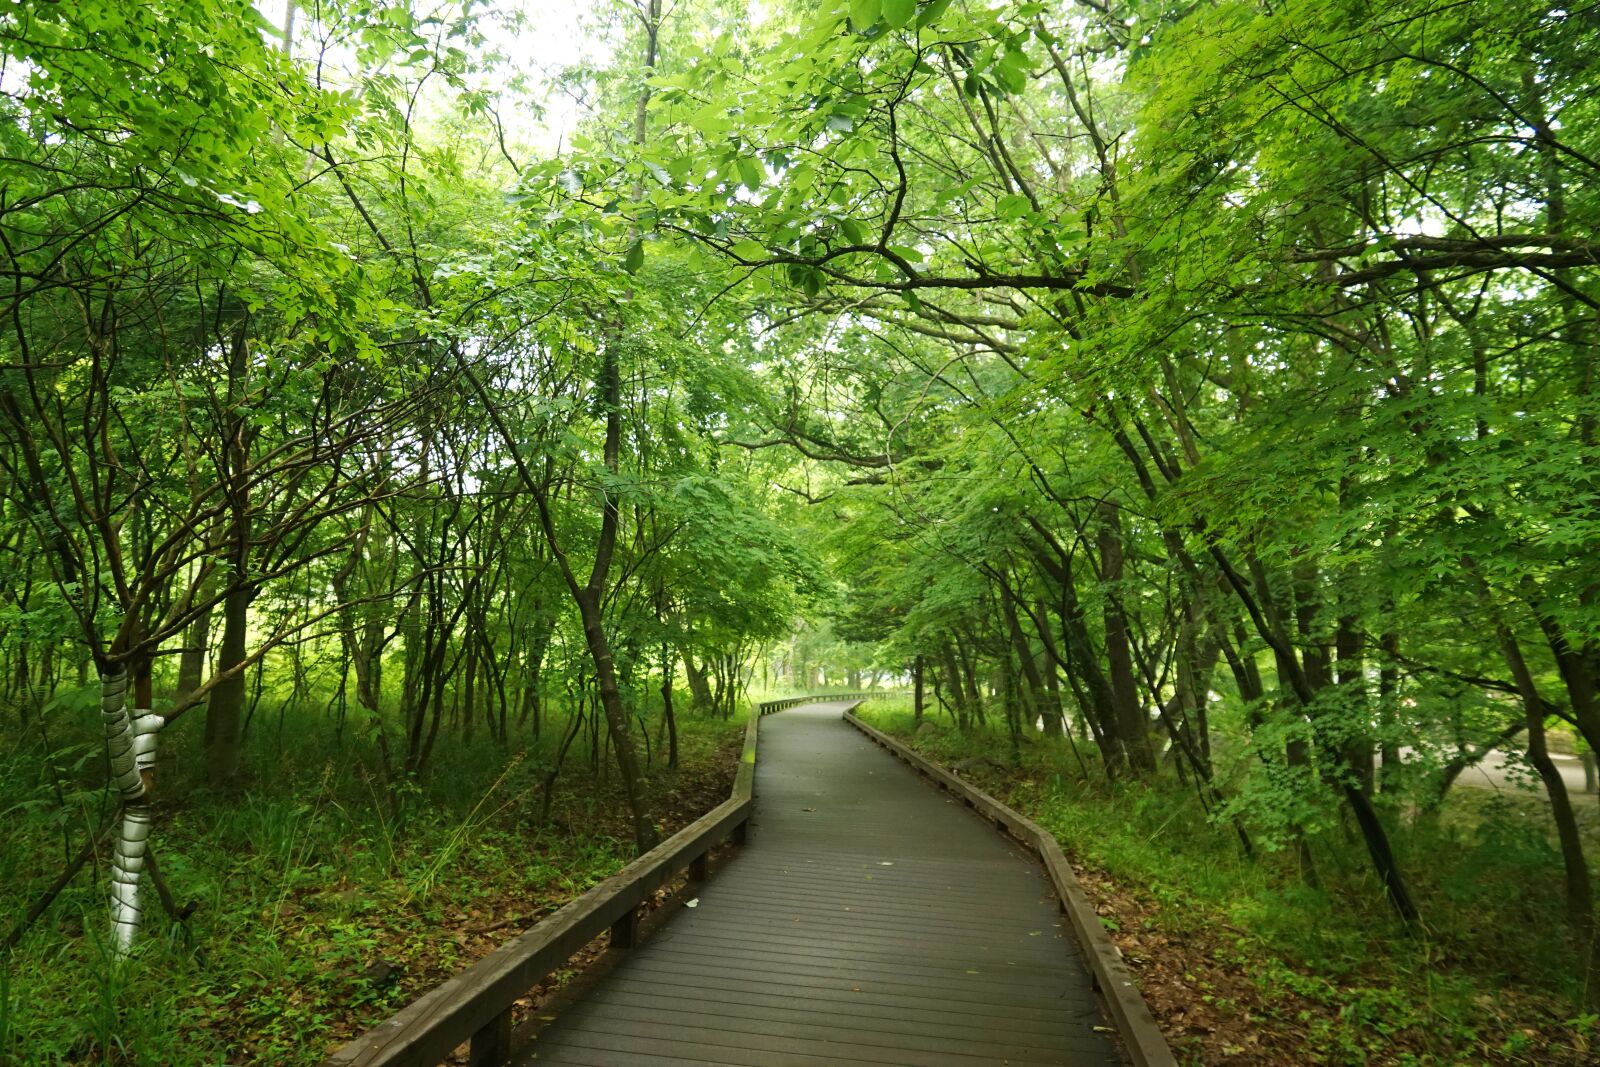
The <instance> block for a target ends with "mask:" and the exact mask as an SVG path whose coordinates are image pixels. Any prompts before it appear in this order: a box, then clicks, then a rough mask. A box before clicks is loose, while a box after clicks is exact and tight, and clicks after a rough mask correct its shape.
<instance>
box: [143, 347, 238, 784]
mask: <svg viewBox="0 0 1600 1067" xmlns="http://www.w3.org/2000/svg"><path fill="white" fill-rule="evenodd" d="M248 360H249V349H248V346H247V344H246V341H245V332H244V326H243V325H240V326H239V328H238V330H237V332H236V333H235V334H234V338H233V348H232V351H231V352H230V353H229V359H228V399H229V403H230V407H233V408H234V410H235V414H234V416H233V420H232V424H231V426H230V428H229V432H228V447H227V451H226V456H227V466H228V472H227V474H228V521H229V524H230V530H229V534H230V536H229V540H228V560H227V562H228V571H229V573H228V574H227V576H226V581H227V582H228V591H227V594H226V596H225V597H224V599H223V601H222V648H221V651H220V655H219V656H218V660H217V671H218V673H220V674H224V675H225V677H224V678H223V679H222V681H220V682H218V683H217V685H216V687H215V688H214V689H212V691H211V697H210V700H209V702H208V703H207V704H206V724H205V751H206V766H207V770H208V773H209V776H210V780H211V784H212V785H216V786H231V785H232V784H233V783H234V781H235V780H236V779H237V777H238V774H239V748H240V741H241V736H242V735H241V730H242V727H243V715H244V702H245V675H244V661H245V644H246V641H247V640H248V635H249V626H250V601H251V599H252V596H251V588H250V585H249V584H248V583H249V566H250V482H249V475H248V473H247V471H246V469H245V467H246V463H247V462H248V456H249V449H248V444H247V442H246V440H245V435H246V432H247V430H246V423H245V419H244V416H243V414H242V413H239V412H238V405H239V404H241V403H242V402H243V394H244V379H245V373H246V371H247V369H248ZM230 672H231V673H230ZM143 706H145V707H148V706H149V705H148V704H146V705H143Z"/></svg>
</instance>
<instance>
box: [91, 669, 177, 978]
mask: <svg viewBox="0 0 1600 1067" xmlns="http://www.w3.org/2000/svg"><path fill="white" fill-rule="evenodd" d="M100 718H101V722H102V723H103V724H104V726H105V731H106V749H107V751H108V752H109V753H110V756H111V781H112V784H113V785H115V786H116V787H117V792H118V793H120V794H121V796H122V819H121V821H120V822H119V823H118V825H117V836H116V841H115V844H114V845H113V846H112V850H111V938H112V944H113V945H114V946H115V949H116V953H117V955H118V956H126V955H127V954H128V952H129V951H130V950H131V949H132V948H133V941H134V938H135V936H136V935H137V934H138V932H139V881H140V878H141V876H142V875H143V874H144V855H145V849H146V847H147V843H148V841H149V839H150V822H151V812H150V805H149V803H148V800H149V792H150V789H149V783H148V781H147V780H146V777H145V775H146V772H148V771H149V769H150V768H151V767H152V766H154V765H155V759H156V738H157V736H158V734H159V732H160V730H161V727H162V726H164V725H165V724H166V720H165V719H163V718H162V717H161V716H160V715H156V714H155V713H153V712H151V711H149V710H144V709H139V708H135V709H133V710H132V711H130V710H129V709H128V674H127V671H125V670H121V669H119V670H117V671H116V672H115V673H113V674H103V675H101V676H100Z"/></svg>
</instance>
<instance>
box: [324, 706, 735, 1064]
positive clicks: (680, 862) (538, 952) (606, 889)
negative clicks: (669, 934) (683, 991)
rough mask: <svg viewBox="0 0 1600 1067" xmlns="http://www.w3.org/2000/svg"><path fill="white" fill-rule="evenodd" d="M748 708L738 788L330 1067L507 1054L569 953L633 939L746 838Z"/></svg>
mask: <svg viewBox="0 0 1600 1067" xmlns="http://www.w3.org/2000/svg"><path fill="white" fill-rule="evenodd" d="M760 720H761V717H760V716H759V715H752V716H750V722H749V725H748V726H746V727H745V734H744V749H743V751H742V752H741V753H740V756H739V769H738V771H737V772H736V773H735V775H734V779H733V790H732V793H731V795H730V796H729V797H728V799H727V800H725V801H723V802H722V803H721V804H719V805H717V806H716V807H715V808H713V809H712V810H710V811H709V812H707V813H706V814H705V815H702V816H701V817H700V818H698V819H696V820H695V821H694V822H692V823H690V824H689V825H688V826H686V827H684V828H683V829H682V830H679V831H678V832H677V833H675V834H673V835H672V836H671V837H669V838H667V840H665V841H663V842H662V843H661V844H659V845H657V846H656V847H655V848H653V849H651V850H650V851H649V852H646V853H645V854H644V855H642V856H640V857H639V858H638V859H636V860H634V861H633V862H632V863H630V864H628V865H627V866H626V867H624V868H622V870H620V871H618V872H617V873H616V874H613V875H612V876H611V877H610V878H607V879H606V880H605V881H603V882H601V883H600V884H599V885H596V886H595V887H593V888H592V889H590V890H589V891H588V892H586V893H584V894H583V895H582V896H580V897H577V898H576V899H574V900H572V901H570V902H568V903H567V905H566V906H565V907H563V908H561V909H560V910H559V911H557V912H555V913H554V914H553V915H550V916H548V917H547V918H545V919H544V920H543V921H541V922H540V923H539V924H538V925H537V926H534V927H533V928H532V929H530V930H528V931H527V932H526V933H524V934H522V935H521V936H520V937H518V938H516V939H515V940H512V941H508V942H506V943H505V944H504V945H501V946H500V947H499V948H497V949H495V950H494V951H493V952H491V953H489V954H488V955H487V956H485V957H484V958H483V959H481V960H479V961H478V962H477V963H474V964H473V965H472V966H470V967H468V968H467V969H466V970H464V971H462V972H461V973H460V974H457V975H455V976H454V977H452V978H449V979H447V980H446V981H445V982H443V983H441V984H440V985H437V986H435V987H434V988H433V989H431V990H429V991H428V992H427V993H424V994H423V995H422V996H421V997H419V998H417V999H416V1000H414V1001H412V1002H411V1003H410V1004H407V1005H406V1006H405V1007H403V1008H401V1009H400V1010H399V1011H398V1012H396V1013H395V1014H394V1015H392V1016H390V1017H389V1018H388V1019H386V1020H384V1021H383V1022H381V1023H379V1024H378V1025H377V1026H375V1027H373V1028H372V1029H371V1030H368V1031H367V1032H366V1033H365V1034H362V1035H361V1036H360V1037H358V1038H356V1039H355V1040H354V1041H352V1042H350V1043H349V1044H347V1045H345V1046H344V1047H342V1048H340V1049H339V1050H338V1051H337V1052H335V1053H334V1054H333V1055H332V1056H330V1057H328V1059H326V1060H324V1061H323V1065H324V1067H434V1065H436V1064H438V1063H439V1062H441V1061H442V1060H444V1058H445V1057H447V1056H448V1055H450V1053H451V1052H452V1051H453V1050H454V1049H455V1048H456V1046H458V1045H460V1044H461V1043H462V1042H463V1041H468V1040H470V1041H471V1043H472V1044H471V1050H472V1051H471V1054H470V1056H469V1057H468V1063H470V1064H472V1065H473V1067H489V1065H491V1064H492V1065H499V1064H504V1063H506V1062H508V1061H509V1059H510V1057H511V1029H512V1026H511V1023H512V1018H511V1009H512V1005H513V1004H514V1003H515V1002H516V1000H517V999H518V998H519V997H522V996H524V995H525V994H526V993H527V992H528V990H530V989H532V988H533V987H534V986H535V985H537V984H538V983H539V982H540V981H542V980H543V979H544V978H546V977H548V976H549V975H550V974H551V972H553V971H555V970H558V969H559V968H560V967H562V966H563V965H564V964H565V963H566V962H567V960H568V959H569V958H570V957H571V956H572V954H573V953H574V952H576V951H578V950H579V949H580V948H582V947H583V946H584V945H586V944H588V943H589V942H590V941H592V940H594V939H595V938H596V937H599V936H600V935H601V934H603V933H605V932H606V931H607V930H610V931H611V933H612V939H611V940H612V944H613V945H614V946H616V947H618V948H627V947H631V946H632V945H633V943H634V941H635V939H636V937H637V933H638V915H639V913H638V908H639V905H640V904H642V903H644V902H645V901H646V900H647V899H649V898H650V896H651V894H653V893H654V892H655V891H656V890H657V889H659V888H661V887H662V886H663V885H666V884H667V883H668V882H670V881H672V879H673V878H674V877H675V876H676V875H677V874H678V873H679V872H680V871H683V870H686V869H687V870H688V871H689V872H690V874H691V877H700V878H703V877H704V876H705V857H706V855H707V854H708V853H709V852H710V851H711V850H712V849H713V848H715V847H716V846H717V845H719V844H721V843H722V842H723V841H725V840H728V839H730V838H731V839H733V840H734V841H736V842H738V843H741V844H742V843H743V841H744V835H745V830H746V827H747V826H748V825H749V820H750V809H751V806H752V803H753V801H754V796H755V768H756V734H757V730H758V724H759V722H760Z"/></svg>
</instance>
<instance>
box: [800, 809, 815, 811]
mask: <svg viewBox="0 0 1600 1067" xmlns="http://www.w3.org/2000/svg"><path fill="white" fill-rule="evenodd" d="M800 810H801V811H816V810H817V809H816V808H801V809H800Z"/></svg>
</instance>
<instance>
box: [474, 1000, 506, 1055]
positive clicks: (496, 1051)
mask: <svg viewBox="0 0 1600 1067" xmlns="http://www.w3.org/2000/svg"><path fill="white" fill-rule="evenodd" d="M510 1062H511V1009H510V1008H509V1007H508V1008H506V1010H505V1011H503V1012H501V1013H500V1014H499V1015H496V1016H495V1017H494V1018H493V1019H490V1020H489V1022H488V1023H487V1024H486V1025H485V1026H484V1027H483V1028H482V1029H481V1030H479V1031H478V1032H477V1033H475V1034H473V1035H472V1044H471V1046H470V1048H469V1049H468V1051H467V1064H468V1067H504V1065H505V1064H507V1063H510Z"/></svg>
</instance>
